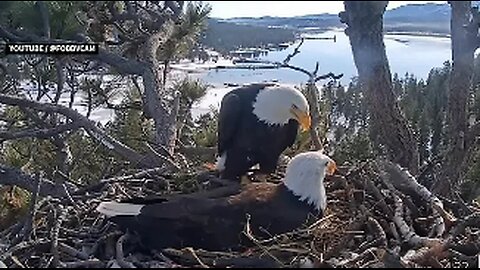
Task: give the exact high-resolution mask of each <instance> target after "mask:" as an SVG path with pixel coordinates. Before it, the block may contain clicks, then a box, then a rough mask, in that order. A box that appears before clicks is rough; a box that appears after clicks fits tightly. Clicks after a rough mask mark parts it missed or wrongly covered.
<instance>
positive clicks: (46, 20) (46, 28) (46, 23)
mask: <svg viewBox="0 0 480 270" xmlns="http://www.w3.org/2000/svg"><path fill="white" fill-rule="evenodd" d="M36 5H37V7H38V9H39V11H40V15H41V17H42V24H43V35H44V36H45V37H46V38H48V39H50V14H49V12H48V8H47V6H46V5H45V1H38V2H37V3H36Z"/></svg>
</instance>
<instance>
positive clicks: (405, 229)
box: [392, 193, 441, 247]
mask: <svg viewBox="0 0 480 270" xmlns="http://www.w3.org/2000/svg"><path fill="white" fill-rule="evenodd" d="M392 195H393V199H394V201H395V216H394V217H393V221H394V222H395V224H396V225H397V227H398V228H399V230H400V233H401V234H402V236H403V238H404V239H405V240H406V241H408V242H409V243H410V244H411V245H413V246H418V245H422V246H428V247H433V246H435V245H438V244H440V243H441V240H440V239H436V238H426V237H420V236H418V235H417V234H416V233H415V232H414V231H413V230H411V228H410V226H408V224H407V223H406V222H405V220H404V219H403V214H402V213H403V203H402V200H401V199H400V197H399V196H398V195H396V194H394V193H392Z"/></svg>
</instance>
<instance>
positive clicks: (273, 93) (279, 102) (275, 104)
mask: <svg viewBox="0 0 480 270" xmlns="http://www.w3.org/2000/svg"><path fill="white" fill-rule="evenodd" d="M253 113H254V114H255V115H256V116H257V118H258V119H259V120H260V121H264V122H265V123H267V124H270V125H284V124H287V123H288V121H289V120H290V119H295V120H297V121H298V122H299V123H300V125H301V127H302V129H303V130H304V131H306V130H309V129H310V126H311V117H310V108H309V105H308V101H307V99H306V98H305V96H304V95H303V94H302V92H300V91H299V90H297V89H295V88H292V87H288V86H283V85H272V86H267V87H265V89H263V90H260V92H259V93H258V95H257V99H256V100H255V102H254V103H253Z"/></svg>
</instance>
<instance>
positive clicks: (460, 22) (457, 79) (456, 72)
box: [434, 1, 478, 196]
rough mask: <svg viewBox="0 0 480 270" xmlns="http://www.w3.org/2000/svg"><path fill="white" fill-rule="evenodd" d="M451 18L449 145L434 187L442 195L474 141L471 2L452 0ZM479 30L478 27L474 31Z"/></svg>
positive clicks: (456, 178)
mask: <svg viewBox="0 0 480 270" xmlns="http://www.w3.org/2000/svg"><path fill="white" fill-rule="evenodd" d="M450 5H451V8H452V12H451V14H452V15H451V19H450V29H451V39H452V60H453V61H452V62H453V64H452V73H451V76H450V85H449V92H448V107H447V125H446V132H447V142H448V145H447V146H448V150H447V151H448V152H447V153H446V155H445V159H444V161H443V166H442V167H443V169H442V173H441V177H440V179H439V181H438V182H437V183H435V185H434V191H435V192H436V193H438V194H441V195H443V196H450V195H451V194H450V193H451V191H452V187H453V186H456V185H457V184H458V181H459V178H460V177H459V176H460V173H461V168H462V167H463V166H462V163H463V162H464V160H465V158H466V154H467V152H468V147H469V146H470V145H471V143H472V142H467V141H466V137H467V136H466V135H467V132H468V126H467V103H468V95H469V91H470V88H471V86H472V78H473V65H474V63H473V62H474V61H473V60H474V52H475V49H476V45H475V43H474V40H475V36H476V32H475V31H470V30H472V29H470V28H469V27H466V26H469V24H470V17H471V15H472V13H471V3H470V1H451V2H450ZM473 29H476V30H478V26H476V28H473Z"/></svg>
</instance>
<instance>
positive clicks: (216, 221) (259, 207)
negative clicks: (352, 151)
mask: <svg viewBox="0 0 480 270" xmlns="http://www.w3.org/2000/svg"><path fill="white" fill-rule="evenodd" d="M335 171H336V164H335V161H333V160H332V159H331V158H330V157H328V156H326V155H324V154H323V153H322V152H320V151H310V152H306V153H302V154H299V155H297V156H295V157H294V158H293V159H292V160H291V161H290V162H289V164H288V165H287V171H286V175H285V179H284V180H283V181H282V183H280V184H274V183H267V182H261V183H250V184H248V185H246V186H245V187H244V188H243V189H242V190H241V191H239V192H238V193H237V194H234V195H230V196H226V197H219V198H204V197H193V196H192V197H173V198H170V199H164V200H163V201H162V200H160V199H158V198H157V199H154V200H152V201H148V200H145V201H143V202H141V201H142V200H139V199H133V200H132V201H130V202H128V201H127V202H120V203H119V202H102V203H100V204H99V206H98V207H97V211H98V212H100V213H102V214H104V215H106V216H107V217H109V219H110V220H111V221H113V222H114V223H116V224H117V225H119V226H120V228H121V229H122V230H125V231H127V230H128V231H130V232H132V233H136V234H137V235H139V236H140V243H141V244H142V246H143V247H144V248H146V249H147V250H152V249H157V250H161V249H163V248H168V247H171V248H183V247H193V248H202V249H208V250H227V249H233V250H239V249H242V247H244V246H249V245H250V244H251V243H250V242H248V240H247V239H245V238H244V237H243V236H242V231H243V230H244V229H245V225H246V220H247V218H246V217H247V215H250V217H251V220H250V228H251V230H252V233H253V234H254V235H255V236H256V237H268V238H269V237H270V236H271V235H276V234H282V233H285V232H289V231H292V230H295V229H296V228H298V227H300V226H302V225H303V224H305V223H306V222H308V218H309V217H310V216H317V217H322V216H323V214H324V211H325V208H326V204H327V199H326V193H325V187H324V178H325V176H326V175H332V174H333V173H334V172H335ZM133 201H134V202H133ZM139 202H141V203H139Z"/></svg>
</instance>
